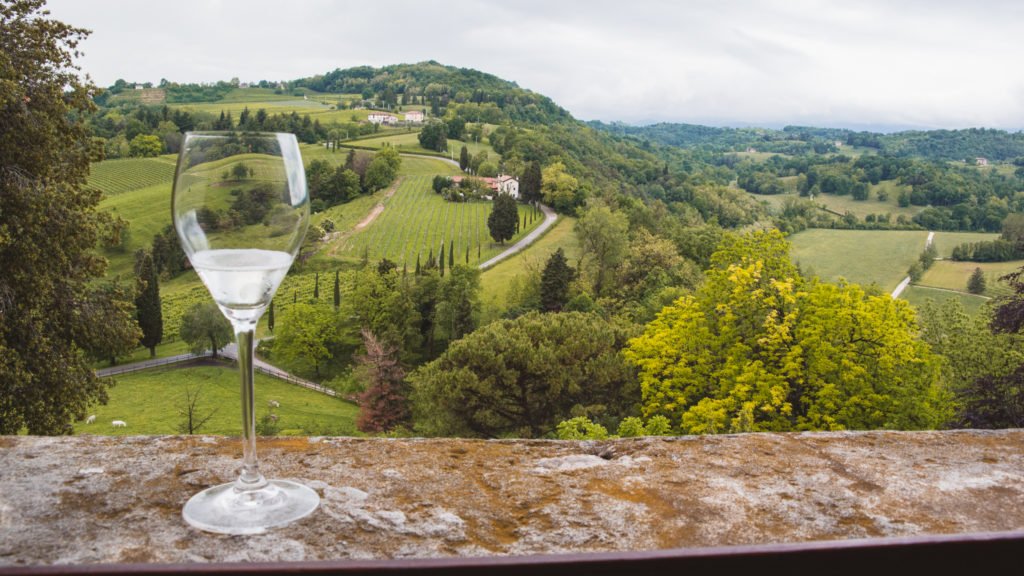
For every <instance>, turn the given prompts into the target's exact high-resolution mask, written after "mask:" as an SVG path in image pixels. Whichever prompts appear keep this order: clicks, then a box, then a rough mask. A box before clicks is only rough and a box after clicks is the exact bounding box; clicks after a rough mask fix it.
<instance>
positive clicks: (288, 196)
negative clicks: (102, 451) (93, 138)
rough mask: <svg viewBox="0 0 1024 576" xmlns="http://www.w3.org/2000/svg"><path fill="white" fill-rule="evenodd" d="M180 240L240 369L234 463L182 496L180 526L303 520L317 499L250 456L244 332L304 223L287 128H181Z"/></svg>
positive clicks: (302, 193) (215, 528) (300, 172)
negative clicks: (234, 345)
mask: <svg viewBox="0 0 1024 576" xmlns="http://www.w3.org/2000/svg"><path fill="white" fill-rule="evenodd" d="M171 204H172V205H171V212H172V216H173V218H174V227H175V229H176V230H177V232H178V237H179V238H180V239H181V245H182V248H184V250H185V254H187V255H188V259H189V261H190V262H192V267H193V268H195V270H196V272H197V273H198V274H199V277H200V278H201V279H202V281H203V283H204V284H206V287H207V289H209V291H210V294H211V295H212V296H213V299H214V301H216V303H217V305H218V306H219V307H220V310H221V312H223V313H224V316H226V317H227V319H228V320H229V321H230V322H231V324H232V326H233V328H234V331H235V338H236V340H237V342H238V368H239V371H240V372H241V374H242V471H241V475H240V476H239V477H238V479H237V480H236V481H234V482H231V483H228V484H222V485H220V486H214V487H212V488H208V489H206V490H204V491H202V492H200V493H198V494H196V495H194V496H192V498H191V499H189V501H188V503H186V504H185V508H184V509H183V510H182V516H183V517H184V518H185V521H187V522H188V523H189V524H191V525H193V526H195V527H197V528H200V529H202V530H208V531H211V532H219V533H223V534H256V533H260V532H263V531H265V530H266V529H268V528H271V527H274V526H281V525H284V524H287V523H289V522H293V521H295V520H298V519H300V518H303V517H305V516H307V515H309V514H310V513H312V512H313V511H314V510H316V507H317V506H318V505H319V503H320V497H319V496H318V495H317V493H316V492H314V491H313V490H312V489H310V488H309V487H307V486H303V485H302V484H298V483H296V482H292V481H289V480H267V479H266V478H264V477H263V475H262V474H261V473H260V471H259V465H258V463H257V460H256V416H255V410H254V408H255V402H254V397H253V363H252V355H253V336H254V333H255V330H256V322H257V321H258V320H259V319H260V316H262V315H263V312H264V310H266V308H267V305H268V304H269V303H270V299H271V298H273V297H274V292H276V291H277V287H278V285H280V283H281V280H282V279H283V278H284V275H285V274H286V273H287V272H288V268H289V267H291V264H292V260H293V259H294V258H295V254H296V252H298V250H299V247H300V246H301V245H302V240H303V238H304V236H305V234H306V227H307V225H308V224H309V197H308V195H307V193H306V176H305V172H304V169H303V166H302V158H301V157H300V155H299V146H298V143H297V142H296V140H295V136H294V135H293V134H281V133H253V132H238V133H236V132H189V133H187V134H185V139H184V141H183V142H182V145H181V152H180V153H179V155H178V167H177V170H176V172H175V177H174V194H173V200H172V203H171Z"/></svg>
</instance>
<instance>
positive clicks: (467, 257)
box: [466, 244, 469, 266]
mask: <svg viewBox="0 0 1024 576" xmlns="http://www.w3.org/2000/svg"><path fill="white" fill-rule="evenodd" d="M466 265H467V266H468V265H469V244H467V245H466Z"/></svg>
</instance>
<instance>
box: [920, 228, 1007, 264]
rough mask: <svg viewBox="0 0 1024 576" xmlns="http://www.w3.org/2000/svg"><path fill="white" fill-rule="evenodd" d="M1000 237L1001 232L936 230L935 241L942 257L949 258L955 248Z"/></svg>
mask: <svg viewBox="0 0 1024 576" xmlns="http://www.w3.org/2000/svg"><path fill="white" fill-rule="evenodd" d="M996 238H999V234H985V233H981V232H936V233H935V238H934V239H933V242H934V243H935V249H936V250H938V253H939V257H940V258H949V257H950V256H952V255H953V248H956V247H957V246H959V245H960V244H964V243H968V242H985V241H991V240H995V239H996Z"/></svg>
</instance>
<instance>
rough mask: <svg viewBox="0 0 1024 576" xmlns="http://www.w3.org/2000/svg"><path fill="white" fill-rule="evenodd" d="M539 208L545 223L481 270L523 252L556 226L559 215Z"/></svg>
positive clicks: (542, 206) (543, 206)
mask: <svg viewBox="0 0 1024 576" xmlns="http://www.w3.org/2000/svg"><path fill="white" fill-rule="evenodd" d="M539 206H540V210H541V212H543V213H544V221H543V222H541V223H540V226H537V227H536V228H534V229H533V231H532V232H530V233H529V234H527V235H526V236H524V237H523V238H521V239H520V240H519V242H516V243H515V244H513V245H512V246H510V247H509V248H508V250H505V251H504V252H502V253H501V254H498V255H497V256H495V257H494V258H491V259H490V260H488V261H486V262H484V263H483V264H481V265H480V266H479V268H480V269H481V270H487V269H488V268H490V267H491V266H494V265H495V264H497V263H498V262H501V261H502V260H504V259H506V258H508V257H509V256H512V255H513V254H518V253H519V252H522V251H523V250H524V249H525V248H526V247H527V246H529V245H530V244H533V241H534V240H536V239H537V238H539V237H540V235H541V234H543V233H544V232H546V231H547V229H548V228H551V227H552V226H553V225H554V224H555V221H556V220H558V214H555V211H554V210H552V209H551V208H548V207H547V206H545V205H543V204H540V205H539Z"/></svg>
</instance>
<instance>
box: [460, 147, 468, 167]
mask: <svg viewBox="0 0 1024 576" xmlns="http://www.w3.org/2000/svg"><path fill="white" fill-rule="evenodd" d="M466 168H469V148H467V147H465V146H463V147H462V150H460V151H459V169H460V170H462V171H463V172H465V171H466Z"/></svg>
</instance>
